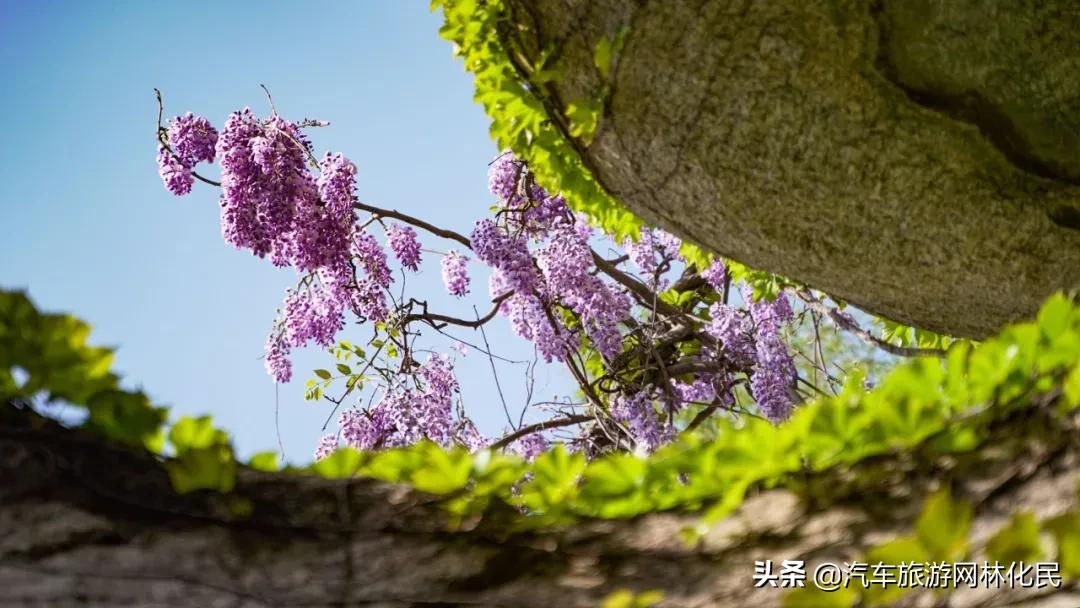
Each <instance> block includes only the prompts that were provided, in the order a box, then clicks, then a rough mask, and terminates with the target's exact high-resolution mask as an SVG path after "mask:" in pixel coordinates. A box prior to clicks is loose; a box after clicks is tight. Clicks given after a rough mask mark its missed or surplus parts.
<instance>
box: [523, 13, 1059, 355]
mask: <svg viewBox="0 0 1080 608" xmlns="http://www.w3.org/2000/svg"><path fill="white" fill-rule="evenodd" d="M509 4H510V6H511V11H510V18H511V19H512V20H513V22H514V25H515V27H508V28H505V33H504V34H503V35H504V36H505V37H506V38H507V42H509V43H510V44H511V45H512V46H513V47H514V48H516V49H517V50H519V51H520V52H521V54H522V55H523V56H525V57H527V58H529V60H530V61H531V62H535V61H536V60H537V59H538V58H539V57H540V55H541V53H542V52H543V51H550V52H551V55H550V57H548V59H547V60H546V63H545V64H544V67H545V70H554V71H555V72H556V73H558V74H559V77H558V78H556V79H554V80H551V81H547V82H544V83H533V85H532V88H533V89H534V90H535V91H537V92H538V93H539V94H540V96H541V97H542V98H543V99H544V100H545V103H546V104H547V106H548V108H549V112H550V114H551V116H552V118H553V120H554V122H555V123H556V124H557V125H558V126H560V127H561V128H562V129H563V130H564V131H565V132H567V133H568V132H569V128H568V125H567V121H566V119H564V118H563V117H562V115H561V111H562V110H563V109H565V108H566V107H567V105H568V104H569V103H571V102H575V101H582V100H595V99H597V98H598V96H600V97H602V98H603V103H604V112H603V115H602V117H601V119H600V123H599V128H598V131H597V132H596V134H595V138H594V139H593V141H592V142H591V144H588V145H587V144H586V143H585V142H582V141H577V142H576V144H577V147H578V148H579V151H580V153H581V156H582V158H583V159H584V161H585V163H586V165H587V166H588V167H589V168H590V170H591V171H592V172H593V174H594V175H595V177H596V178H597V179H598V180H599V181H600V183H601V184H602V185H603V186H604V187H605V188H606V189H607V190H608V191H609V192H610V193H612V194H613V195H614V196H615V197H616V198H617V199H618V200H620V201H622V202H623V203H624V204H626V205H627V206H628V207H629V208H630V209H631V210H633V211H634V212H636V213H637V214H639V215H641V216H642V217H644V218H645V219H647V220H650V221H652V222H656V223H658V224H659V225H661V226H663V227H665V228H668V229H670V230H672V231H673V232H675V233H677V234H679V235H680V236H682V237H683V238H686V239H689V240H691V241H694V242H696V243H699V244H701V245H704V246H706V247H707V248H709V249H712V250H714V251H717V252H719V253H721V254H724V255H726V256H728V257H731V258H733V259H736V260H739V261H742V262H744V263H746V264H748V265H750V266H752V267H755V268H761V269H765V270H769V271H773V272H777V273H781V274H783V275H786V276H789V277H792V278H794V279H797V280H799V281H803V282H805V283H807V284H809V285H810V286H812V287H815V288H820V289H822V290H825V291H827V292H829V293H832V294H834V295H836V296H838V297H841V298H845V299H847V300H849V301H851V302H853V303H856V304H858V305H860V306H862V307H864V308H866V309H868V310H871V311H873V312H876V313H879V314H881V315H884V316H887V317H890V318H893V319H896V320H899V321H903V322H907V323H910V324H914V325H916V326H919V327H923V328H927V329H932V330H937V331H940V332H946V333H950V334H955V335H962V336H971V337H983V336H986V335H987V334H989V333H991V332H993V331H994V330H995V329H996V328H998V327H1000V326H1001V325H1003V324H1004V323H1005V322H1007V321H1010V320H1015V319H1018V318H1021V317H1028V316H1030V315H1031V314H1032V313H1034V311H1035V310H1036V309H1037V306H1038V304H1039V303H1040V302H1041V300H1042V299H1043V298H1045V296H1047V295H1049V294H1050V293H1051V292H1052V291H1054V290H1055V289H1059V288H1065V289H1071V288H1075V287H1077V286H1080V187H1078V186H1080V4H1078V3H1076V2H1073V1H1071V0H1058V1H1053V0H1050V1H1046V2H1011V1H1005V0H1001V1H994V0H955V1H950V2H938V1H931V0H806V1H799V2H791V1H788V0H698V1H690V0H686V1H682V0H679V1H673V2H668V1H660V0H655V1H648V0H639V1H634V0H510V1H509ZM623 29H625V32H626V33H625V38H624V45H623V46H622V49H621V51H620V52H618V53H617V55H616V58H615V60H614V63H613V67H612V72H611V75H610V76H609V78H608V79H607V80H606V81H605V80H604V78H602V76H601V73H600V71H599V70H598V69H597V68H596V67H595V65H594V60H593V57H594V49H595V48H596V46H597V43H598V42H599V41H600V40H601V39H602V38H605V37H607V38H608V39H612V40H614V39H616V37H617V35H618V32H619V31H620V30H623ZM522 71H523V72H524V71H525V70H524V69H523V70H522ZM548 73H550V72H548ZM605 87H607V90H608V93H607V95H606V96H603V95H601V91H603V89H604V88H605Z"/></svg>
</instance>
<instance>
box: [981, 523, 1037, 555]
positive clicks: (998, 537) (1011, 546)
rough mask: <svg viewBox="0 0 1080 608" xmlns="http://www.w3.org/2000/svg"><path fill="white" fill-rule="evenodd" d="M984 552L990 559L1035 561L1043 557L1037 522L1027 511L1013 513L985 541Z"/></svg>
mask: <svg viewBox="0 0 1080 608" xmlns="http://www.w3.org/2000/svg"><path fill="white" fill-rule="evenodd" d="M986 554H987V556H988V557H989V558H990V560H991V561H993V560H997V561H999V562H1003V563H1008V562H1037V561H1039V560H1040V559H1042V557H1043V548H1042V542H1041V541H1040V540H1039V522H1038V521H1036V520H1035V515H1034V514H1033V513H1031V512H1028V511H1021V512H1019V513H1015V514H1013V516H1012V519H1011V520H1010V521H1009V523H1008V524H1006V525H1005V526H1004V527H1002V528H1001V530H998V532H997V533H996V534H994V535H993V536H992V537H991V538H990V540H989V541H988V542H987V543H986Z"/></svg>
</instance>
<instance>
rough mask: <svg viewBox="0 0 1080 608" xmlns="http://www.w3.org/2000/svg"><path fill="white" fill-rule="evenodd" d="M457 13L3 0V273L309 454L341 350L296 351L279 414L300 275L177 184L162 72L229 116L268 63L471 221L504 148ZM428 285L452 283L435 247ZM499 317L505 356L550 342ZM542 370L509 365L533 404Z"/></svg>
mask: <svg viewBox="0 0 1080 608" xmlns="http://www.w3.org/2000/svg"><path fill="white" fill-rule="evenodd" d="M440 24H441V16H440V15H439V14H437V13H436V14H432V13H430V12H428V10H427V2H420V1H416V2H397V1H390V0H386V1H380V2H375V1H367V2H305V3H284V2H281V3H278V2H257V3H256V2H251V3H217V2H183V3H149V2H134V1H130V2H109V3H83V2H48V1H41V2H11V1H10V0H0V74H2V75H3V77H4V86H2V87H0V116H3V117H4V119H5V124H4V126H3V128H2V129H0V133H2V137H3V142H2V145H0V205H2V214H0V218H2V220H0V221H2V223H3V225H4V227H5V231H4V232H5V236H4V239H2V240H0V287H4V288H26V289H28V290H29V292H30V294H31V296H32V297H33V298H34V300H35V301H36V302H37V303H38V305H39V306H41V307H43V308H45V309H49V310H65V311H71V312H73V313H74V314H76V315H78V316H80V317H82V318H84V319H86V320H88V321H90V322H91V323H92V324H93V325H94V328H95V330H94V333H93V341H94V342H96V343H98V344H105V345H110V346H114V347H117V348H118V353H117V358H116V368H117V369H118V370H119V371H120V372H121V373H122V374H123V375H124V376H125V383H126V384H127V385H128V386H130V387H141V388H143V389H145V390H146V391H147V392H148V393H149V394H150V395H151V396H152V397H153V398H154V399H155V400H156V401H157V402H159V403H162V404H166V405H170V406H172V407H173V411H174V415H178V414H202V413H210V414H212V415H213V416H214V417H215V419H216V420H217V421H218V424H219V425H220V426H222V427H224V428H226V429H228V430H229V431H231V432H232V433H233V435H234V438H235V442H236V444H237V446H238V448H239V451H240V452H241V453H242V454H250V453H253V452H256V451H260V450H265V449H276V447H277V443H278V439H277V430H276V429H277V427H280V435H281V440H282V442H283V443H284V446H285V451H286V454H287V456H288V458H289V460H292V461H305V460H308V459H309V458H310V454H311V450H312V448H313V447H314V443H315V441H316V440H317V438H318V436H319V435H320V434H321V433H320V428H321V426H322V424H323V421H324V419H325V418H326V416H327V414H328V413H329V404H327V403H325V402H324V403H322V404H318V405H314V404H311V403H308V402H305V401H304V400H303V380H304V379H305V378H307V377H310V370H311V369H313V368H315V367H324V366H327V363H328V360H329V357H328V355H326V354H325V353H322V352H318V351H315V350H313V349H312V350H309V351H308V352H304V353H301V354H300V355H299V356H297V357H295V364H296V365H295V370H296V373H295V377H294V380H293V382H292V383H291V384H288V385H283V386H281V387H280V392H279V394H278V399H279V406H280V407H279V423H278V424H277V425H275V387H274V385H273V383H272V382H271V381H270V379H269V378H268V377H267V376H266V374H265V371H264V368H263V364H262V361H261V360H260V357H261V355H262V345H263V343H264V341H265V336H266V333H267V332H268V330H269V328H270V325H271V322H272V320H273V317H274V311H275V308H276V307H277V306H278V304H279V303H280V300H281V297H282V294H283V292H284V289H285V288H286V287H287V286H289V285H291V284H292V283H293V281H294V275H293V273H292V271H290V270H279V269H274V268H273V267H272V266H271V265H270V264H269V263H267V262H265V261H263V260H259V259H257V258H254V257H253V256H251V255H250V254H248V253H246V252H240V251H236V250H234V249H232V248H230V247H229V246H228V245H226V244H225V243H224V242H223V241H222V240H221V237H220V228H219V217H218V206H217V192H216V191H215V190H214V189H212V188H209V187H205V186H203V185H201V184H196V187H195V190H194V192H193V194H192V195H190V196H188V197H184V198H177V197H174V196H172V195H171V194H169V193H168V192H166V191H165V190H164V188H163V187H162V185H161V181H160V179H159V178H158V175H157V172H156V166H155V162H154V153H155V142H154V127H155V118H156V112H157V108H156V105H155V102H154V97H153V88H154V87H158V88H160V89H161V90H162V92H163V93H164V95H165V102H166V106H167V107H166V110H167V112H168V113H169V115H175V114H178V113H182V112H185V111H188V110H191V111H194V112H195V113H199V114H203V115H205V116H207V117H208V118H210V119H211V121H213V122H214V123H215V124H218V125H220V124H221V123H222V121H223V120H224V118H225V116H226V115H227V114H228V112H230V111H233V110H236V109H240V108H242V107H243V106H245V105H248V106H251V107H252V108H253V110H255V111H256V113H258V114H262V115H265V114H266V113H267V112H268V106H267V103H266V100H265V97H264V95H263V93H262V91H261V89H260V88H259V84H260V83H265V84H266V85H267V86H268V87H270V89H271V91H272V93H273V95H274V101H275V104H276V105H277V108H278V110H279V112H281V114H282V115H284V116H286V117H288V118H293V119H300V118H320V119H323V120H328V121H330V122H331V123H332V126H331V127H330V128H327V129H320V130H317V131H315V132H314V133H313V134H312V135H313V140H314V142H315V145H316V147H317V149H318V150H319V152H320V153H321V152H322V151H324V150H331V151H340V152H343V153H344V154H346V155H347V156H349V157H350V158H352V159H353V160H354V161H355V162H356V164H357V166H358V168H359V175H358V181H359V195H360V197H361V199H362V200H364V201H366V202H370V203H372V204H376V205H380V206H384V207H391V208H397V209H400V210H402V211H406V212H409V213H412V214H414V215H419V216H423V217H425V218H427V219H429V220H431V221H433V222H435V223H437V224H440V225H443V226H446V227H448V228H453V229H456V230H459V231H464V232H467V231H468V230H469V228H470V226H471V225H472V222H473V221H474V220H475V219H477V218H479V217H481V216H482V215H484V214H485V213H486V212H487V210H488V208H489V206H490V205H491V204H492V202H493V200H492V197H491V195H490V194H489V193H488V192H487V189H486V171H487V163H488V162H489V161H490V159H491V158H492V156H493V155H494V154H496V152H497V150H496V149H495V147H494V144H493V143H492V142H491V141H490V139H489V138H488V136H487V127H488V121H487V119H486V118H485V116H484V114H483V111H482V110H481V108H480V107H479V106H478V105H476V104H474V103H473V102H472V82H471V77H470V76H469V75H468V74H466V73H465V71H464V69H463V68H462V66H461V63H460V62H459V61H457V60H455V59H454V58H453V57H452V55H451V49H450V45H449V44H448V43H446V42H445V41H443V40H441V39H440V38H439V37H438V34H437V31H438V28H439V26H440ZM430 246H431V247H434V248H437V249H440V250H445V249H446V248H447V245H446V244H445V243H440V242H437V241H430ZM409 285H410V290H413V289H415V290H416V292H417V293H419V294H421V295H426V296H427V297H428V298H429V300H430V301H432V302H445V301H446V299H447V298H445V297H443V296H441V295H440V294H441V293H442V288H441V282H440V280H439V276H438V261H437V259H436V258H435V256H432V255H430V254H429V255H428V256H427V259H426V260H425V266H424V273H423V275H422V276H420V277H418V278H417V279H416V280H412V281H411V282H410V283H409ZM486 292H487V289H486V276H484V275H481V274H480V273H479V272H474V276H473V295H474V297H472V298H470V299H469V300H468V301H466V302H454V303H448V304H446V305H445V307H444V310H446V311H447V312H450V313H454V314H459V315H463V316H468V315H471V314H472V309H471V306H472V304H476V305H477V306H478V307H480V309H481V311H482V312H483V310H485V297H484V296H486ZM366 335H367V332H366V331H362V332H357V331H355V330H353V329H349V330H347V331H346V333H345V334H344V335H343V336H342V337H343V338H354V339H357V340H358V339H359V338H360V337H361V336H366ZM461 335H462V336H463V337H466V338H467V339H469V340H479V336H470V335H467V334H466V333H463V334H461ZM488 338H489V339H490V340H491V341H492V343H493V348H494V350H496V351H497V352H499V354H501V355H503V356H505V357H508V358H510V359H516V360H524V359H531V358H532V347H531V345H529V344H527V343H524V342H523V341H521V340H518V339H516V338H514V337H513V336H512V334H510V332H509V329H508V327H507V324H506V323H505V322H502V321H501V320H499V321H496V322H495V323H493V324H491V329H490V331H489V333H488ZM445 344H446V343H445V342H442V343H437V345H442V346H445ZM458 370H459V378H460V380H461V381H462V385H463V394H464V398H465V403H466V404H467V407H468V408H469V411H470V413H471V414H472V415H473V417H474V419H476V420H477V422H478V423H479V424H480V426H481V429H482V430H484V431H486V432H488V433H498V432H500V431H501V430H502V429H503V427H504V426H505V425H506V423H505V416H504V415H503V413H502V407H501V405H500V404H499V400H498V397H497V394H496V392H495V390H494V385H493V382H492V375H491V371H490V368H489V364H488V360H487V359H486V358H485V357H483V356H481V355H480V354H479V353H477V352H475V351H472V352H470V354H469V356H468V357H466V358H465V359H464V360H463V361H461V362H460V363H459V366H458ZM521 378H522V373H521V367H520V366H514V365H508V364H504V365H502V367H501V369H500V379H501V380H502V381H503V388H504V391H505V393H506V396H507V400H508V402H509V407H510V408H511V410H515V411H516V410H520V408H521V406H522V405H523V403H524V393H525V388H524V383H523V381H522V379H521ZM536 389H537V392H538V393H541V394H553V393H558V394H566V392H567V390H568V385H567V383H566V381H565V378H564V377H563V375H562V373H561V372H560V371H559V370H555V369H542V370H541V371H540V372H539V373H538V374H537V377H536Z"/></svg>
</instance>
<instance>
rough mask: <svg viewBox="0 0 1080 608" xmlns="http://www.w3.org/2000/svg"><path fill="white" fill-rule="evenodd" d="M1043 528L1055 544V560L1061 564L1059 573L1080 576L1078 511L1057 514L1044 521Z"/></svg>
mask: <svg viewBox="0 0 1080 608" xmlns="http://www.w3.org/2000/svg"><path fill="white" fill-rule="evenodd" d="M1044 528H1046V530H1047V531H1048V532H1050V533H1051V534H1052V535H1053V536H1054V542H1055V544H1057V558H1056V561H1057V562H1058V564H1060V565H1061V574H1062V575H1063V576H1067V577H1080V511H1071V512H1069V513H1065V514H1064V515H1059V516H1058V517H1055V518H1053V519H1051V520H1050V521H1048V522H1046V523H1045V524H1044Z"/></svg>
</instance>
